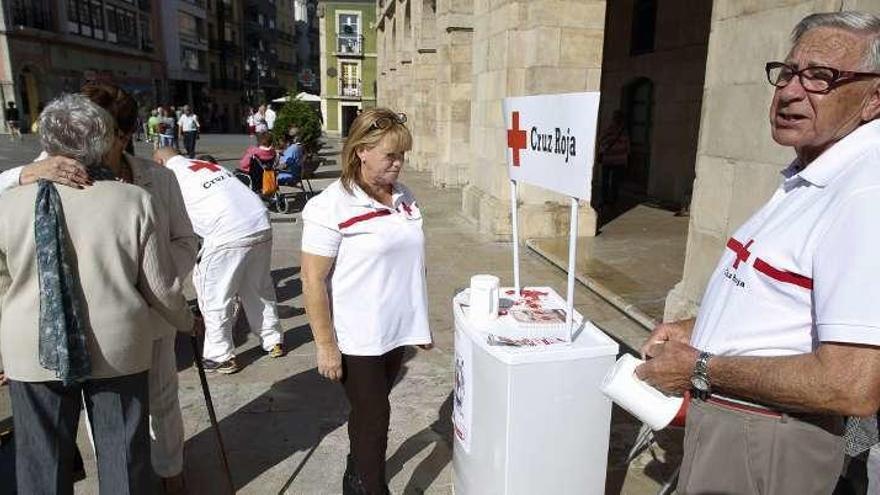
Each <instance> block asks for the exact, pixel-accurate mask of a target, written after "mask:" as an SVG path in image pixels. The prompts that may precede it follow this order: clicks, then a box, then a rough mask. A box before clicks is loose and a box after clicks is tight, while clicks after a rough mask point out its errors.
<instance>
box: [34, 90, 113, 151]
mask: <svg viewBox="0 0 880 495" xmlns="http://www.w3.org/2000/svg"><path fill="white" fill-rule="evenodd" d="M115 133H116V123H115V122H114V121H113V117H111V116H110V114H109V113H107V111H106V110H104V109H103V108H101V107H99V106H98V105H96V104H95V103H93V102H92V100H90V99H88V98H86V97H85V96H83V95H77V94H64V95H61V96H59V97H58V98H56V99H54V100H52V101H51V102H49V104H48V105H47V106H46V108H45V109H44V110H43V113H41V114H40V144H41V145H42V146H43V150H44V151H45V152H46V153H48V154H50V155H60V156H66V157H68V158H73V159H75V160H77V161H79V162H80V163H82V164H83V165H85V166H87V167H88V166H91V165H96V164H99V163H101V160H102V158H103V157H104V153H106V152H107V150H108V149H110V146H111V144H112V142H113V137H114V135H115Z"/></svg>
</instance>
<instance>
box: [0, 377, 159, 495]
mask: <svg viewBox="0 0 880 495" xmlns="http://www.w3.org/2000/svg"><path fill="white" fill-rule="evenodd" d="M147 383H148V382H147V372H143V373H137V374H135V375H128V376H121V377H117V378H105V379H98V380H88V381H86V382H84V383H81V384H76V385H71V386H67V387H65V386H63V385H62V384H61V382H33V383H29V382H18V381H10V383H9V393H10V396H11V398H12V418H13V422H14V425H15V456H16V459H15V476H16V482H17V485H18V493H21V494H28V495H30V494H34V495H49V494H59V495H71V494H73V459H74V455H75V454H74V451H75V449H76V430H77V425H78V423H79V415H80V411H81V409H82V403H83V400H85V405H86V408H87V409H88V413H89V418H90V420H91V423H92V432H93V434H94V437H95V451H96V455H97V461H98V486H99V489H100V493H101V494H102V495H103V494H113V495H116V494H121V495H125V494H128V495H134V494H144V495H147V494H150V493H151V492H152V487H153V471H152V467H151V466H150V435H149V429H148V422H147V418H148V415H149V393H148V385H147Z"/></svg>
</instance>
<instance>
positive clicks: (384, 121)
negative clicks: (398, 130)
mask: <svg viewBox="0 0 880 495" xmlns="http://www.w3.org/2000/svg"><path fill="white" fill-rule="evenodd" d="M394 124H400V125H403V124H406V114H405V113H402V112H401V113H397V114H394V116H393V117H392V116H388V115H383V116H381V117H378V118H377V119H376V120H374V121H373V123H372V124H370V130H373V129H381V130H383V131H384V130H385V129H388V128H389V127H391V126H392V125H394Z"/></svg>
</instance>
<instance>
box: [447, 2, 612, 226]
mask: <svg viewBox="0 0 880 495" xmlns="http://www.w3.org/2000/svg"><path fill="white" fill-rule="evenodd" d="M604 27H605V1H604V0H581V1H573V0H531V1H522V0H491V1H490V0H476V1H475V2H474V37H473V68H472V78H473V89H472V92H471V94H472V103H471V129H470V138H471V153H472V159H471V160H472V161H471V166H470V168H469V170H468V172H469V173H468V176H469V177H468V182H469V184H468V186H466V187H465V189H464V194H463V199H462V210H463V211H464V214H465V215H466V216H468V217H470V218H472V219H473V220H475V221H476V222H477V223H478V224H479V225H480V228H481V230H484V231H486V232H489V233H491V234H494V235H496V236H498V237H499V238H508V237H509V235H510V232H511V230H510V213H509V203H510V202H509V199H508V198H509V194H510V192H509V181H508V179H507V159H506V153H507V140H506V132H505V130H506V129H505V125H504V117H503V115H502V100H503V98H504V97H506V96H521V95H535V94H552V93H568V92H576V91H598V90H599V83H600V75H601V65H602V44H603V35H604ZM520 191H521V193H520V195H519V199H520V202H521V206H520V208H519V215H520V237H521V239H527V238H530V237H546V236H558V235H564V234H566V233H567V232H568V218H569V213H568V210H569V206H568V199H567V198H564V197H562V196H561V195H558V194H555V193H551V192H547V191H545V190H542V189H538V188H535V187H531V186H528V185H523V187H521V188H520ZM579 222H580V223H579V232H580V233H581V234H582V235H593V233H594V232H595V229H596V214H595V212H594V211H593V210H592V208H590V206H589V205H586V204H584V205H582V207H581V213H580V217H579Z"/></svg>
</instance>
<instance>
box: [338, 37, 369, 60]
mask: <svg viewBox="0 0 880 495" xmlns="http://www.w3.org/2000/svg"><path fill="white" fill-rule="evenodd" d="M363 54H364V37H363V36H352V35H339V36H337V37H336V55H338V56H350V57H360V56H362V55H363Z"/></svg>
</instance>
